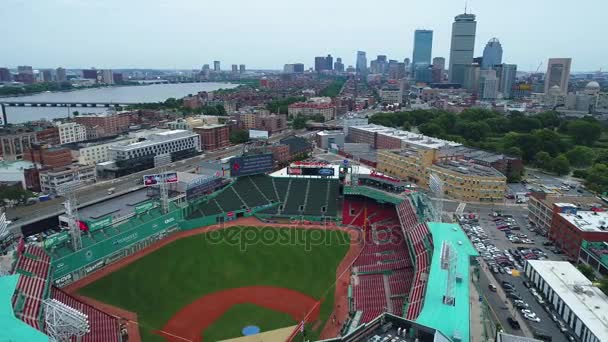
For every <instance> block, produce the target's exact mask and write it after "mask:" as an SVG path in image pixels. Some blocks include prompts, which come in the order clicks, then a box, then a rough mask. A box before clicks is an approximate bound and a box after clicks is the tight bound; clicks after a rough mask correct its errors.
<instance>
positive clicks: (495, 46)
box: [481, 38, 502, 69]
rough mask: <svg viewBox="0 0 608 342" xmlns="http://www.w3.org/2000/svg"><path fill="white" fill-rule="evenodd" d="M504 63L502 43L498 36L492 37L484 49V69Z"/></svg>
mask: <svg viewBox="0 0 608 342" xmlns="http://www.w3.org/2000/svg"><path fill="white" fill-rule="evenodd" d="M499 64H502V45H500V41H498V39H497V38H492V39H490V41H489V42H488V44H486V47H485V48H484V49H483V59H482V60H481V68H482V69H491V68H492V67H493V66H495V65H499Z"/></svg>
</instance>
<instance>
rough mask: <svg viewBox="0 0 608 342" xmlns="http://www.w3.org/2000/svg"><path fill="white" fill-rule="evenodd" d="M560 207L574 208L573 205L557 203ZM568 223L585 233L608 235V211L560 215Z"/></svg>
mask: <svg viewBox="0 0 608 342" xmlns="http://www.w3.org/2000/svg"><path fill="white" fill-rule="evenodd" d="M555 205H556V206H558V207H574V208H576V205H574V204H571V203H555ZM559 215H560V216H561V217H563V218H564V219H565V220H566V221H568V222H570V223H571V224H572V225H574V226H575V227H576V228H578V229H579V230H581V231H584V232H598V233H608V212H606V211H600V212H595V211H580V210H579V211H577V212H576V214H574V213H560V214H559Z"/></svg>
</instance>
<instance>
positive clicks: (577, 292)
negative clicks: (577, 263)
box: [528, 260, 608, 341]
mask: <svg viewBox="0 0 608 342" xmlns="http://www.w3.org/2000/svg"><path fill="white" fill-rule="evenodd" d="M528 264H530V266H531V267H532V268H533V269H534V270H535V271H536V272H537V273H538V275H539V276H541V277H542V278H543V279H544V280H545V282H546V283H547V285H549V287H551V288H552V289H553V291H554V292H555V294H556V295H557V296H559V298H561V300H562V301H563V302H564V303H565V304H566V305H567V306H568V307H569V308H570V310H572V312H573V313H574V314H575V315H576V316H577V317H578V319H579V320H580V321H581V322H582V323H583V324H584V325H585V326H586V327H587V329H589V331H590V332H591V333H593V335H595V337H597V338H598V340H600V341H608V297H607V296H606V295H605V294H604V293H603V292H602V291H601V290H600V289H599V288H597V287H596V286H593V284H592V283H591V281H590V280H589V279H587V277H585V276H584V275H583V274H582V273H581V272H580V271H579V270H577V269H576V267H574V265H572V264H571V263H569V262H567V261H548V260H528Z"/></svg>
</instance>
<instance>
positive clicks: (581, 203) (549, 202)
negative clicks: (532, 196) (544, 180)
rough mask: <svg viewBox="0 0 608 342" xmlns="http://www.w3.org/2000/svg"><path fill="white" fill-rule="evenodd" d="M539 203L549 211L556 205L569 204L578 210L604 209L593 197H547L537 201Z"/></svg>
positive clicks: (600, 202) (599, 201)
mask: <svg viewBox="0 0 608 342" xmlns="http://www.w3.org/2000/svg"><path fill="white" fill-rule="evenodd" d="M541 191H542V189H541ZM553 194H554V192H553ZM539 201H540V202H541V203H543V204H544V205H545V206H547V207H549V208H550V209H553V205H554V204H556V203H571V204H572V205H574V206H575V207H577V208H578V209H579V210H591V208H602V207H604V205H603V204H602V201H601V200H599V199H598V198H597V197H594V196H547V197H545V198H544V199H539Z"/></svg>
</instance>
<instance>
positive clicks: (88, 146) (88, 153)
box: [75, 138, 138, 165]
mask: <svg viewBox="0 0 608 342" xmlns="http://www.w3.org/2000/svg"><path fill="white" fill-rule="evenodd" d="M137 141H138V139H135V138H117V139H112V140H109V141H99V142H89V143H81V144H78V145H77V146H75V149H77V154H78V163H79V164H81V165H95V164H98V163H103V162H105V161H108V160H110V147H112V146H119V145H129V144H133V143H136V142H137Z"/></svg>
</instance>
